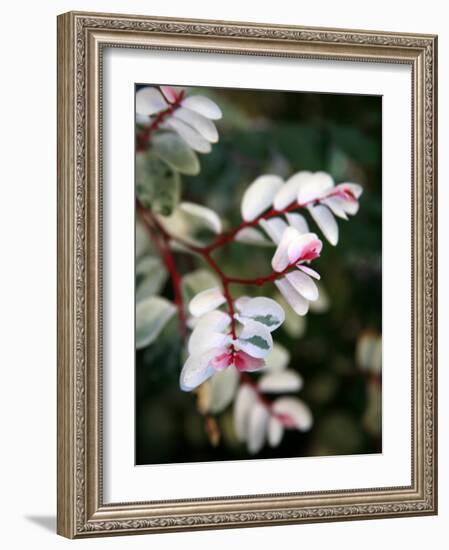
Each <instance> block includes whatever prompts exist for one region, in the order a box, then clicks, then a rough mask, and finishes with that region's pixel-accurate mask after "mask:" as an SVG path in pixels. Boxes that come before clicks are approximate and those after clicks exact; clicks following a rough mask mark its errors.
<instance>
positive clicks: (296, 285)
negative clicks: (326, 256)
mask: <svg viewBox="0 0 449 550" xmlns="http://www.w3.org/2000/svg"><path fill="white" fill-rule="evenodd" d="M322 246H323V243H322V242H321V241H320V239H319V238H318V237H317V236H316V235H315V233H306V234H301V233H300V232H299V231H298V230H297V229H295V228H293V227H287V228H286V229H285V231H284V233H283V235H282V238H281V241H280V243H279V245H278V247H277V249H276V252H275V253H274V256H273V260H272V267H273V269H274V271H277V272H278V273H284V272H286V270H288V269H289V268H290V267H296V269H294V270H292V271H290V272H286V273H285V275H284V276H283V277H281V278H279V279H277V280H275V281H274V284H275V285H276V287H277V288H278V290H279V291H280V292H281V294H282V295H283V296H284V298H285V299H286V300H287V302H288V303H289V304H290V306H291V307H292V308H293V310H294V311H295V312H296V313H297V314H298V315H305V314H306V313H307V312H308V310H309V302H310V301H315V300H317V299H318V287H317V286H316V284H315V282H314V280H313V279H320V276H319V274H318V273H317V272H316V271H315V270H313V269H312V268H311V267H309V266H307V265H305V263H309V262H311V261H312V260H315V259H316V258H318V257H319V255H320V253H321V249H322Z"/></svg>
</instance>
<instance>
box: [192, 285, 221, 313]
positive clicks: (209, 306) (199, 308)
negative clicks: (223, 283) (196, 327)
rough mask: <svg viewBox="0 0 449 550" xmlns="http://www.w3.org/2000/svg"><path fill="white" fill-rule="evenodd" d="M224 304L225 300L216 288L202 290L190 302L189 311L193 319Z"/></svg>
mask: <svg viewBox="0 0 449 550" xmlns="http://www.w3.org/2000/svg"><path fill="white" fill-rule="evenodd" d="M225 302H226V298H225V297H224V296H223V294H222V293H221V290H220V289H219V288H218V287H215V288H208V289H207V290H203V291H202V292H200V293H199V294H197V295H196V296H194V297H193V298H192V299H191V300H190V304H189V311H190V313H191V314H192V315H193V316H194V317H200V316H201V315H204V314H205V313H208V312H209V311H212V310H214V309H217V308H218V307H220V306H221V305H222V304H224V303H225Z"/></svg>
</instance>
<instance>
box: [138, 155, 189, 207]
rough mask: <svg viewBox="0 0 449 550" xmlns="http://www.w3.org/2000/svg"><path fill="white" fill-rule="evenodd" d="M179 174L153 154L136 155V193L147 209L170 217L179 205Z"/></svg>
mask: <svg viewBox="0 0 449 550" xmlns="http://www.w3.org/2000/svg"><path fill="white" fill-rule="evenodd" d="M180 192H181V180H180V176H179V173H178V172H176V171H175V170H173V168H171V167H170V166H169V165H168V164H166V163H165V162H164V161H163V160H161V159H160V158H159V157H157V156H156V155H155V154H153V153H151V152H147V153H140V154H138V155H136V193H137V197H138V199H139V201H140V202H141V203H142V204H143V205H144V206H145V207H147V208H151V209H152V210H153V211H154V212H158V213H159V214H162V215H163V216H169V215H170V214H171V213H172V212H173V209H174V208H175V207H176V206H177V205H178V203H179V198H180Z"/></svg>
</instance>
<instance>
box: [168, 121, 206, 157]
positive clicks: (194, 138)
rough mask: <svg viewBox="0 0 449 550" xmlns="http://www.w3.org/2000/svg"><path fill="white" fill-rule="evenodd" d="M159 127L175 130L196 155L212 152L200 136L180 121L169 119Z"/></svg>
mask: <svg viewBox="0 0 449 550" xmlns="http://www.w3.org/2000/svg"><path fill="white" fill-rule="evenodd" d="M161 127H164V128H167V127H168V128H171V129H173V130H175V132H177V133H178V135H179V136H180V137H181V138H182V139H183V140H184V141H185V142H186V143H187V145H189V146H190V147H191V148H192V149H194V150H195V151H198V153H209V152H210V151H211V150H212V146H211V144H210V143H209V142H208V141H207V139H204V138H203V136H202V135H201V134H199V133H198V132H197V131H196V130H194V129H193V128H192V127H191V126H189V125H188V124H186V123H185V122H183V121H182V120H179V119H177V118H174V117H171V118H169V119H168V120H167V121H166V122H164V124H162V125H161Z"/></svg>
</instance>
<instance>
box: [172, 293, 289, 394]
mask: <svg viewBox="0 0 449 550" xmlns="http://www.w3.org/2000/svg"><path fill="white" fill-rule="evenodd" d="M225 301H226V298H225V297H224V295H223V294H222V293H221V291H220V289H219V288H211V289H207V290H204V291H202V292H200V293H199V294H197V295H196V296H195V297H194V298H193V299H192V300H191V302H190V304H189V311H190V313H191V314H192V315H193V316H195V317H199V320H198V322H197V323H196V325H195V328H194V329H193V331H192V334H191V335H190V338H189V341H188V346H187V347H188V353H189V356H188V358H187V360H186V362H185V363H184V366H183V368H182V371H181V375H180V386H181V389H182V390H184V391H191V390H193V389H195V388H196V387H197V386H199V385H200V384H202V383H203V382H205V381H206V380H207V379H209V378H210V377H211V376H212V375H213V374H214V373H216V372H220V371H224V370H226V369H228V368H233V369H236V370H237V371H239V372H252V371H256V370H260V369H261V368H263V367H264V366H265V358H266V357H267V356H268V355H269V354H270V353H271V350H272V348H273V339H272V336H271V332H272V331H274V330H276V329H277V328H278V327H279V326H280V325H281V324H282V323H283V321H284V318H285V315H284V311H283V309H282V308H281V306H280V305H279V304H277V303H276V302H275V301H274V300H271V299H270V298H265V297H263V296H261V297H257V298H246V299H244V300H240V301H238V300H237V301H236V302H235V304H234V305H235V308H236V310H237V311H238V313H235V314H234V319H231V316H230V315H229V313H226V312H224V311H221V310H219V309H218V308H219V307H220V306H221V305H222V304H224V303H225ZM235 321H238V322H239V323H240V327H239V330H238V334H237V333H236V332H237V331H236V329H235V326H234V333H233V330H232V329H231V330H229V329H230V326H231V325H234V324H235Z"/></svg>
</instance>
